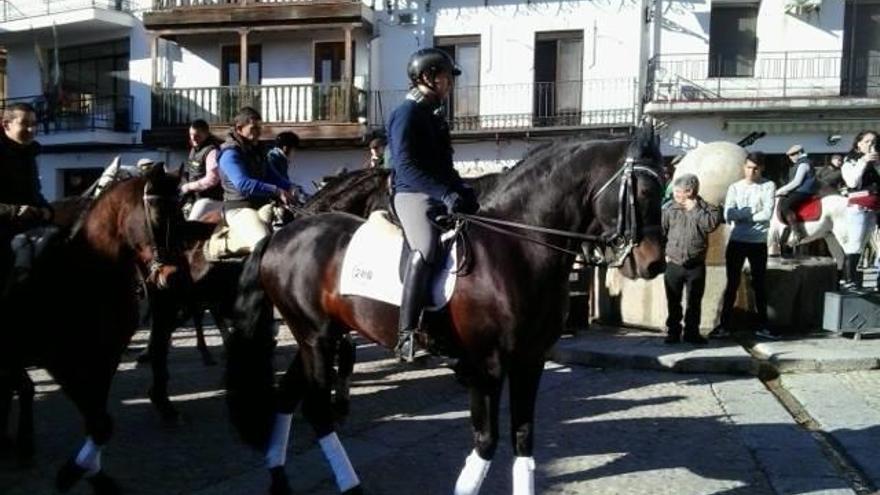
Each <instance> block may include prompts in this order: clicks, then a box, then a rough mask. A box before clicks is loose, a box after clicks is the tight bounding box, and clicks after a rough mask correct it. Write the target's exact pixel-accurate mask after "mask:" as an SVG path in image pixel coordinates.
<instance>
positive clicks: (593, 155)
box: [485, 130, 660, 209]
mask: <svg viewBox="0 0 880 495" xmlns="http://www.w3.org/2000/svg"><path fill="white" fill-rule="evenodd" d="M628 152H629V153H631V154H632V155H633V156H637V157H643V156H645V157H650V158H652V159H654V162H655V163H659V156H660V154H659V148H658V147H657V143H656V142H655V141H654V139H653V134H652V133H650V132H648V131H642V130H639V131H638V132H637V133H636V134H635V136H633V137H632V138H630V137H613V138H612V139H588V140H577V139H565V140H556V141H551V142H549V143H546V144H543V145H540V146H538V147H536V148H534V149H532V150H530V151H529V152H528V153H527V154H526V155H525V157H523V159H522V160H521V161H520V162H518V163H517V164H516V165H515V166H514V167H513V168H511V169H510V170H509V171H507V172H505V173H502V174H500V176H499V177H498V182H497V185H496V186H495V187H494V188H492V190H491V192H490V194H488V196H487V198H486V200H485V205H486V207H487V209H489V208H493V207H496V208H497V207H501V205H502V203H503V202H505V201H508V200H510V199H512V198H521V197H523V196H524V195H526V194H529V193H530V192H532V191H533V189H534V187H535V185H536V184H542V185H543V186H542V187H545V188H548V189H550V190H564V189H566V188H569V187H572V185H573V184H582V183H584V180H585V179H586V178H587V177H589V176H599V174H602V176H603V177H604V176H610V173H611V170H610V169H611V168H616V167H619V166H620V164H621V163H622V162H623V159H624V158H625V157H626V156H627V153H628ZM603 172H604V173H603ZM593 182H595V181H593ZM586 193H587V191H584V194H586ZM541 196H543V197H545V198H547V199H546V200H548V201H550V200H552V199H549V198H551V197H552V195H541Z"/></svg>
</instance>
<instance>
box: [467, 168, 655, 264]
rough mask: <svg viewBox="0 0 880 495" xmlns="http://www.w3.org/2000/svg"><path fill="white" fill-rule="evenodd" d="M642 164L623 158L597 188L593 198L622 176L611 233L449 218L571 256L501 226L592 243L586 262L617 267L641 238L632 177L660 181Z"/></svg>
mask: <svg viewBox="0 0 880 495" xmlns="http://www.w3.org/2000/svg"><path fill="white" fill-rule="evenodd" d="M642 163H650V161H649V160H643V159H635V158H627V159H626V160H625V161H624V163H623V165H622V166H621V167H620V168H619V169H618V170H617V171H616V172H615V173H614V175H612V176H611V177H610V178H609V179H608V180H607V181H606V182H605V184H603V185H602V187H600V188H599V189H598V191H597V192H596V194H595V196H594V198H598V197H600V196H601V195H602V194H603V193H604V192H606V191H607V190H609V187H610V186H611V184H613V183H614V182H615V181H617V180H618V179H621V184H620V188H619V190H618V212H617V227H616V229H615V232H614V233H613V234H611V235H610V236H608V235H589V234H582V233H580V232H574V231H570V230H560V229H553V228H549V227H542V226H539V225H530V224H525V223H520V222H513V221H510V220H501V219H498V218H492V217H486V216H482V215H471V214H465V213H455V214H453V215H451V217H452V218H454V219H456V220H457V221H458V222H461V223H473V224H476V225H479V226H481V227H483V228H485V229H488V230H492V231H494V232H498V233H500V234H504V235H507V236H510V237H514V238H517V239H522V240H525V241H528V242H532V243H535V244H538V245H541V246H544V247H547V248H550V249H553V250H555V251H558V252H560V253H564V254H570V255H574V256H578V255H579V254H582V253H580V252H577V251H573V250H571V249H567V248H564V247H561V246H559V245H557V244H554V243H552V242H545V241H542V240H539V239H535V238H534V237H530V236H528V235H525V234H520V233H517V232H513V231H511V230H508V229H505V228H502V227H509V228H513V229H519V230H525V231H529V232H537V233H540V234H548V235H553V236H557V237H562V238H564V239H568V240H575V241H581V242H582V243H589V244H591V245H594V246H595V245H598V246H599V249H598V252H594V253H593V255H589V256H586V255H587V252H586V251H587V250H586V249H584V252H583V254H585V258H586V259H585V262H586V263H587V264H590V265H596V266H602V265H607V266H610V267H619V266H621V265H622V264H623V262H624V260H625V259H626V257H627V256H629V254H630V253H631V252H632V249H633V248H634V247H635V246H636V245H638V243H639V241H640V240H641V229H639V225H638V215H637V213H636V202H635V192H634V190H633V176H634V175H635V174H636V173H639V172H641V173H645V174H648V176H649V177H651V178H652V179H654V180H655V181H656V182H657V183H658V184H662V182H663V181H662V179H661V177H660V174H658V173H657V172H656V171H655V170H653V169H652V168H650V167H647V166H645V165H642ZM609 247H610V248H611V250H612V251H613V252H614V253H613V258H614V259H613V260H611V261H609V260H608V258H609V257H608V256H605V253H603V252H602V251H607V250H608V248H609Z"/></svg>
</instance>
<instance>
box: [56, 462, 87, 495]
mask: <svg viewBox="0 0 880 495" xmlns="http://www.w3.org/2000/svg"><path fill="white" fill-rule="evenodd" d="M84 474H86V470H85V469H83V468H81V467H79V466H78V465H77V464H76V462H75V461H74V460H73V459H69V460H68V461H67V462H65V463H64V465H63V466H61V469H60V470H58V475H57V476H56V477H55V488H57V489H58V491H59V492H62V493H64V492H67V491H70V489H71V488H73V485H75V484H76V482H77V481H79V480H80V479H81V478H82V477H83V475H84Z"/></svg>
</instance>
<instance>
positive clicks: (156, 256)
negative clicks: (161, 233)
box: [143, 186, 176, 278]
mask: <svg viewBox="0 0 880 495" xmlns="http://www.w3.org/2000/svg"><path fill="white" fill-rule="evenodd" d="M154 201H168V202H170V201H175V202H176V199H175V198H169V197H165V196H162V195H159V194H149V193H148V192H147V187H146V186H144V196H143V204H144V223H145V224H146V225H145V226H146V232H147V234H146V235H147V243H148V246H147V247H148V248H149V249H150V252H151V253H152V254H153V257H152V259H151V260H150V262H149V264H148V265H147V268H148V269H149V274H148V276H147V277H146V278H150V277H152V276H153V275H155V274H156V273H157V272H158V271H159V270H161V269H162V267H163V266H164V265H166V264H168V259H169V258H170V257H171V253H172V251H173V249H172V247H171V222H172V219H171V218H170V217H169V218H166V219H165V220H164V222H163V223H164V229H165V243H164V245H159V244H158V243H156V236H155V234H154V233H153V222H152V220H151V217H152V215H151V211H152V207H151V204H152V203H153V202H154Z"/></svg>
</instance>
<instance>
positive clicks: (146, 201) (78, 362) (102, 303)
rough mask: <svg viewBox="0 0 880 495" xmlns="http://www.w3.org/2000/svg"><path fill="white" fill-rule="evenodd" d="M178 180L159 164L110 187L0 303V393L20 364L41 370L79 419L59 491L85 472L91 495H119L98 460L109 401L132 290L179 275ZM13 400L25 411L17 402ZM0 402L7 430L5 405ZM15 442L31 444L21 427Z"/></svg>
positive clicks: (131, 310) (5, 392) (130, 317)
mask: <svg viewBox="0 0 880 495" xmlns="http://www.w3.org/2000/svg"><path fill="white" fill-rule="evenodd" d="M178 181H179V178H178V176H176V175H172V174H166V173H165V171H164V167H163V165H162V164H158V165H156V166H155V167H153V168H152V169H151V170H149V171H148V172H147V173H146V174H145V176H144V177H141V178H134V179H129V180H126V181H123V182H119V183H117V184H115V185H113V186H111V187H110V189H108V190H107V191H106V192H105V193H104V194H103V195H102V196H101V197H100V198H98V199H97V200H96V201H95V202H94V203H93V204H92V205H91V207H90V208H89V210H88V212H87V213H86V214H85V217H84V221H83V223H82V228H81V229H79V230H78V231H77V232H76V233H75V234H74V235H73V236H72V237H71V238H70V239H68V238H67V236H59V237H57V238H56V239H57V240H56V241H55V242H54V243H53V244H52V245H51V246H50V247H49V248H48V249H47V251H46V252H45V253H44V255H42V256H41V257H40V258H39V259H38V260H37V261H36V262H35V263H34V266H33V269H32V271H31V273H30V275H29V276H28V277H27V278H26V279H25V280H24V281H22V282H21V283H20V284H18V285H16V286H15V287H13V289H12V290H10V291H9V293H8V295H7V296H6V297H4V299H3V300H2V301H0V309H2V311H0V314H2V315H3V319H4V321H3V326H2V330H0V397H2V398H7V397H9V396H10V393H11V390H10V388H11V387H13V386H14V385H15V384H14V383H12V381H11V380H10V379H9V378H10V377H13V378H21V376H22V374H24V376H26V374H25V373H24V372H23V370H24V368H25V367H26V366H40V367H43V368H45V369H46V370H47V371H48V372H49V373H50V374H51V375H52V377H53V378H54V379H55V381H56V382H58V384H59V385H60V386H61V389H62V390H63V391H64V392H65V394H66V395H67V396H68V397H69V398H70V399H71V400H72V401H73V403H74V404H75V405H76V407H77V409H78V410H79V411H80V414H82V416H83V419H84V422H85V429H86V434H87V439H86V442H85V444H84V445H83V447H82V448H81V449H80V450H79V451H78V453H77V454H76V455H74V456H73V457H71V458H70V460H69V461H68V462H67V464H65V465H64V467H62V469H61V470H60V472H59V474H58V478H57V486H58V488H59V489H60V490H61V491H66V490H68V489H69V488H70V487H71V486H73V484H74V483H76V481H78V480H79V479H80V478H82V477H84V476H85V477H87V479H88V480H89V481H90V483H91V484H92V485H93V488H94V491H95V493H98V494H113V493H118V491H119V489H118V487H117V486H116V483H115V482H114V481H113V480H112V479H111V478H109V477H108V476H106V475H105V474H104V472H103V471H102V470H101V463H100V457H101V449H102V448H103V446H104V445H106V443H107V441H108V440H109V439H110V437H111V435H112V430H113V428H112V421H111V418H110V416H109V414H108V413H107V397H108V394H109V389H110V383H111V381H112V378H113V376H114V374H115V372H116V368H117V365H118V364H119V361H120V357H121V356H122V353H123V352H124V350H125V348H126V346H127V345H128V343H129V340H130V339H131V336H132V334H133V333H134V331H135V328H136V324H137V315H138V312H137V298H136V292H135V288H136V287H137V286H139V285H141V284H142V283H144V282H145V283H146V284H147V286H148V287H149V288H150V289H151V291H159V289H160V288H168V287H173V286H175V284H176V280H177V279H179V278H180V277H178V273H179V270H178V268H177V266H176V265H175V263H176V261H177V257H176V252H177V251H178V249H176V239H175V237H176V232H177V230H178V228H179V225H180V223H181V222H182V220H183V218H182V216H181V215H180V210H179V207H178V204H177V185H178ZM20 401H21V402H22V411H23V412H24V411H25V407H26V404H25V398H23V397H20ZM2 406H4V408H5V409H4V410H0V419H2V420H3V421H2V425H3V426H5V425H6V421H7V419H8V412H9V411H8V401H7V400H4V401H3V402H2ZM28 412H29V411H28ZM22 419H24V420H26V421H29V420H28V419H27V418H24V416H22ZM4 430H5V429H4ZM19 440H21V441H22V444H23V445H24V446H25V447H26V448H27V447H30V446H31V445H32V444H33V433H32V432H29V433H26V434H25V435H24V436H22V434H21V429H19Z"/></svg>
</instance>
